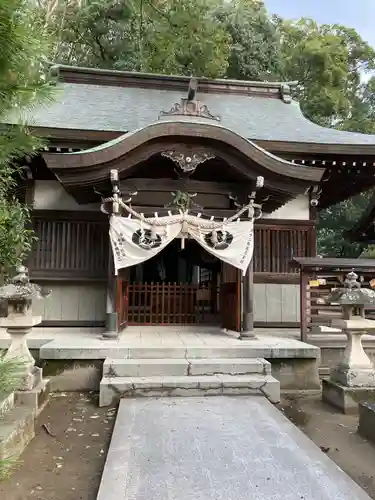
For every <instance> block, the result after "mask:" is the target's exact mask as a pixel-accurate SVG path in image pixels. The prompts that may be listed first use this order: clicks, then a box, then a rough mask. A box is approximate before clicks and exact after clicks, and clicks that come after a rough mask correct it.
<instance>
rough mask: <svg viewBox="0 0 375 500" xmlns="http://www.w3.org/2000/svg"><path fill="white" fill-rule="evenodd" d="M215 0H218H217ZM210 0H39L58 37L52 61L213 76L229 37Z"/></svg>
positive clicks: (221, 68)
mask: <svg viewBox="0 0 375 500" xmlns="http://www.w3.org/2000/svg"><path fill="white" fill-rule="evenodd" d="M218 1H219V0H218ZM216 5H217V2H216V1H215V0H194V1H189V2H187V1H186V0H132V1H128V0H101V1H98V0H82V1H80V2H78V1H73V0H60V1H58V2H54V3H51V1H50V0H40V2H39V9H38V12H39V15H40V17H41V18H42V19H43V20H44V22H45V23H46V25H47V26H48V27H49V28H50V30H51V31H52V32H53V33H54V34H55V36H56V39H57V40H58V41H57V43H56V46H55V49H54V52H53V59H54V60H55V61H56V62H62V63H65V64H74V65H80V66H89V67H99V68H107V69H121V70H130V71H133V70H136V71H147V72H154V73H163V74H183V75H196V76H208V77H218V76H223V75H225V72H226V68H227V66H228V56H229V50H230V37H229V35H228V33H227V32H226V30H225V29H224V27H222V26H221V25H219V24H218V23H217V22H216V21H215V19H214V17H213V15H212V11H213V9H214V7H216Z"/></svg>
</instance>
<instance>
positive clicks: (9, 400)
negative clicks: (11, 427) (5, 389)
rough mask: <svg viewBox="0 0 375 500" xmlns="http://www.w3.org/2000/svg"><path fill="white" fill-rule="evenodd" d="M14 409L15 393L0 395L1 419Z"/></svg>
mask: <svg viewBox="0 0 375 500" xmlns="http://www.w3.org/2000/svg"><path fill="white" fill-rule="evenodd" d="M13 408H14V392H11V393H10V394H4V393H0V417H2V416H3V415H5V413H8V412H9V411H11V410H12V409H13Z"/></svg>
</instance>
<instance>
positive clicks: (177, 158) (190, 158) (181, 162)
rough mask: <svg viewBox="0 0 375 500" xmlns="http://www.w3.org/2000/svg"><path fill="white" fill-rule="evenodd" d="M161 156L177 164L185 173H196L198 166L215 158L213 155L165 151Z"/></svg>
mask: <svg viewBox="0 0 375 500" xmlns="http://www.w3.org/2000/svg"><path fill="white" fill-rule="evenodd" d="M161 155H162V156H164V157H165V158H169V159H170V160H172V161H173V162H174V163H176V165H178V166H179V167H180V169H181V170H182V171H183V172H184V173H188V172H189V173H192V172H195V169H196V168H197V166H198V165H200V164H201V163H204V162H205V161H208V160H212V159H213V158H215V155H214V154H212V153H203V152H202V153H188V152H187V153H185V152H181V151H176V150H171V151H163V152H162V153H161Z"/></svg>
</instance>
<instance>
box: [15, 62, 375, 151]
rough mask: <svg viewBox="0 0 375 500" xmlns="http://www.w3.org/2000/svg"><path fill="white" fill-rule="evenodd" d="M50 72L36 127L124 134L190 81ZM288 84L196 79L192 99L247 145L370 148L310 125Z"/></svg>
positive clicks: (356, 138) (361, 140)
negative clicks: (49, 91)
mask: <svg viewBox="0 0 375 500" xmlns="http://www.w3.org/2000/svg"><path fill="white" fill-rule="evenodd" d="M53 73H54V75H55V77H56V89H57V93H56V102H53V103H52V104H51V105H48V106H43V107H41V108H38V109H35V110H33V111H32V112H31V113H29V116H28V117H27V118H28V119H29V121H30V123H31V125H33V126H35V127H38V128H39V127H40V128H47V129H48V128H57V129H74V130H95V131H107V132H109V131H113V132H118V133H127V132H132V131H134V130H137V129H140V128H143V127H146V126H147V125H149V124H150V123H153V122H155V120H157V119H158V116H159V115H160V113H161V112H162V111H166V112H167V111H168V110H170V108H171V106H173V104H174V103H179V102H180V100H181V98H183V97H186V92H187V87H188V83H189V80H190V79H189V78H187V77H179V76H178V77H177V76H162V75H150V74H142V73H129V72H119V71H109V70H96V69H86V68H72V67H67V66H55V67H53ZM292 85H295V84H293V83H271V82H245V81H233V80H210V79H204V78H201V79H199V88H198V95H199V99H200V100H201V101H202V102H203V103H204V104H205V105H206V106H207V107H208V109H209V110H210V112H211V113H212V114H213V115H218V116H219V117H220V123H221V124H222V125H223V126H224V127H226V128H227V129H229V130H232V131H233V132H235V133H237V134H239V135H241V136H242V137H246V138H247V139H249V140H252V141H255V142H257V141H274V142H288V143H303V144H306V145H308V144H321V145H336V146H340V145H346V146H348V145H353V146H367V147H370V146H375V135H366V134H360V133H353V132H343V131H338V130H334V129H329V128H325V127H321V126H318V125H316V124H314V123H312V122H310V121H309V120H308V119H307V118H305V117H304V116H303V114H302V112H301V110H300V107H299V105H298V103H296V102H295V101H293V100H292V99H291V98H290V88H291V86H292ZM15 120H16V117H13V118H10V119H9V121H10V122H12V121H13V122H14V121H15ZM346 151H347V150H346ZM374 152H375V148H374Z"/></svg>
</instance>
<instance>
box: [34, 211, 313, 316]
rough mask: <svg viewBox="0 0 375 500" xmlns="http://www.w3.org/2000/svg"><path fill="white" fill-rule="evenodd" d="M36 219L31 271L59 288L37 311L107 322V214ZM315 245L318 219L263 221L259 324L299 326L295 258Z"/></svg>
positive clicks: (257, 247) (257, 261) (257, 270)
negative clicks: (293, 260) (292, 260)
mask: <svg viewBox="0 0 375 500" xmlns="http://www.w3.org/2000/svg"><path fill="white" fill-rule="evenodd" d="M33 224H34V228H35V231H36V235H37V238H38V241H37V242H36V243H35V247H34V251H33V253H32V256H31V258H30V262H29V268H30V276H31V278H32V279H34V280H36V281H37V282H42V283H43V284H46V285H47V286H48V284H50V287H51V288H52V290H53V294H52V296H51V298H50V299H48V300H47V301H46V302H45V305H41V304H36V306H35V307H36V311H40V314H42V316H43V318H44V321H45V322H46V324H54V323H56V322H59V321H62V322H64V324H67V325H68V324H69V325H71V326H73V324H74V325H77V326H78V325H79V324H82V325H83V324H85V325H87V326H89V325H91V324H100V323H102V322H103V321H104V317H105V304H106V300H105V289H106V281H107V268H108V245H109V241H108V218H107V216H105V215H103V214H100V213H98V212H80V211H79V212H75V211H46V210H40V211H34V213H33ZM314 251H315V226H314V224H313V222H311V221H303V220H298V221H297V220H290V221H286V220H277V219H275V220H273V219H261V220H259V221H257V224H256V227H255V244H254V282H255V291H254V293H255V298H254V300H255V305H254V311H255V321H256V323H257V324H258V325H261V326H265V325H270V326H276V325H283V324H285V325H290V326H292V325H293V326H296V324H297V322H298V321H299V305H298V304H299V290H298V285H297V283H298V270H297V269H293V268H291V266H290V261H291V259H292V258H293V257H297V256H300V257H308V256H313V255H314ZM40 307H42V310H41V309H40ZM38 308H39V309H38ZM51 322H52V323H51Z"/></svg>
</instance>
